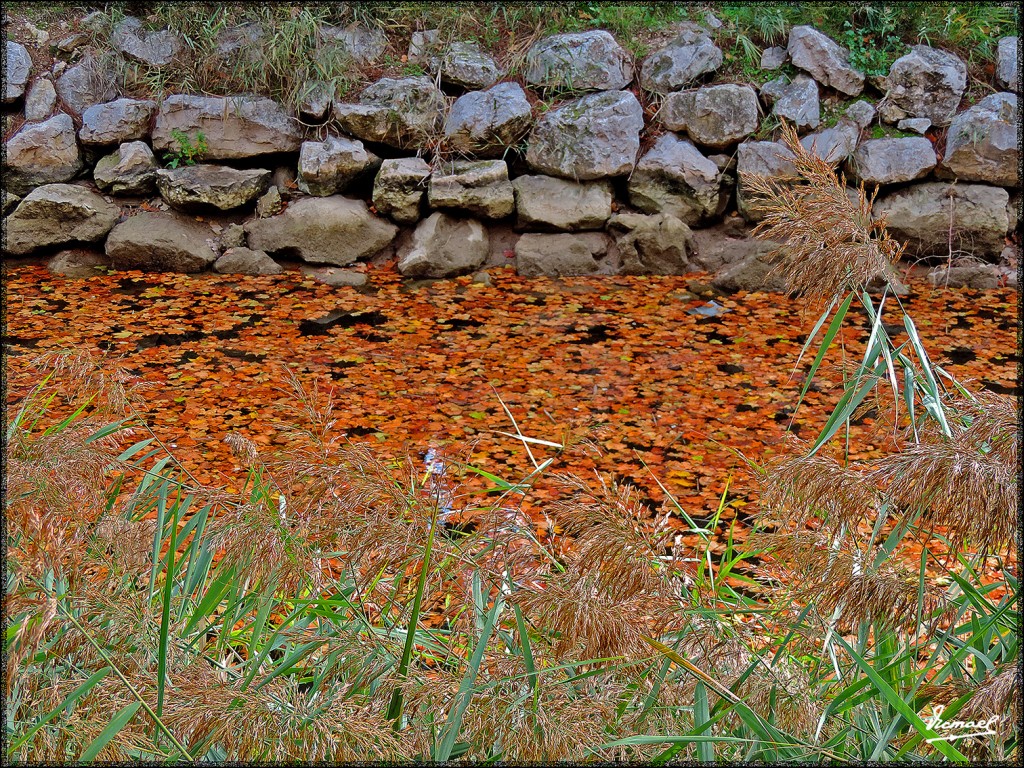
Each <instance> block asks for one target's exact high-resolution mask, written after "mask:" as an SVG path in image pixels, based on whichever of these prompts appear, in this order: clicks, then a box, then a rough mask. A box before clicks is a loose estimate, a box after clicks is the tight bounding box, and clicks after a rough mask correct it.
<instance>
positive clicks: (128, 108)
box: [78, 99, 156, 146]
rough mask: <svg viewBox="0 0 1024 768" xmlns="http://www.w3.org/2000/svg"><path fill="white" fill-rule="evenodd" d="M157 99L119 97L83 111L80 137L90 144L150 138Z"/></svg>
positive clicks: (117, 142) (106, 143)
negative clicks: (144, 99) (142, 99)
mask: <svg viewBox="0 0 1024 768" xmlns="http://www.w3.org/2000/svg"><path fill="white" fill-rule="evenodd" d="M155 112H156V102H155V101H140V100H136V99H117V100H115V101H111V102H107V103H106V104H95V105H93V106H91V107H89V108H88V109H86V110H85V112H83V113H82V128H81V129H80V130H79V131H78V139H79V141H81V142H82V144H85V145H87V146H110V145H113V144H123V143H124V142H127V141H136V140H139V139H146V138H148V137H149V132H150V129H149V126H150V122H151V121H152V119H153V114H154V113H155Z"/></svg>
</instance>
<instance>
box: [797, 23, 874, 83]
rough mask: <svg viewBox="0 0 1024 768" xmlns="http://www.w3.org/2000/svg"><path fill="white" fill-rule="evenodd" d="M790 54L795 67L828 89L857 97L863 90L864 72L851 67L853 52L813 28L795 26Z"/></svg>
mask: <svg viewBox="0 0 1024 768" xmlns="http://www.w3.org/2000/svg"><path fill="white" fill-rule="evenodd" d="M788 52H789V58H790V60H791V61H792V62H793V66H795V67H797V68H798V69H802V70H804V71H805V72H807V73H808V74H809V75H810V76H811V77H813V78H814V79H815V80H817V81H818V82H819V83H821V84H822V85H824V86H825V87H827V88H834V89H835V90H837V91H839V92H840V93H844V94H846V95H847V96H858V95H859V94H860V93H861V91H863V90H864V73H863V72H858V71H857V70H855V69H854V68H853V67H851V66H850V52H849V51H848V50H846V49H845V48H843V47H842V46H840V45H837V44H836V42H835V41H834V40H832V39H831V38H829V37H828V36H827V35H823V34H822V33H821V32H819V31H818V30H816V29H814V27H808V26H799V27H793V28H792V29H791V30H790V31H789V47H788Z"/></svg>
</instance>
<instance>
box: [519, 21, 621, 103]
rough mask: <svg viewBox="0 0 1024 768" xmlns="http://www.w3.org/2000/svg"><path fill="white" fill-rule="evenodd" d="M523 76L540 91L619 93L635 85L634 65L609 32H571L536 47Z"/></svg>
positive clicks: (549, 39) (530, 54)
mask: <svg viewBox="0 0 1024 768" xmlns="http://www.w3.org/2000/svg"><path fill="white" fill-rule="evenodd" d="M523 76H524V77H525V79H526V82H527V83H529V84H530V85H534V86H537V87H539V88H554V89H566V90H574V91H590V90H594V91H617V90H621V89H623V88H625V87H626V86H627V85H629V84H630V83H631V82H632V80H633V64H632V62H631V60H630V56H629V54H628V53H626V51H625V50H623V48H622V46H620V45H619V44H618V43H617V42H615V38H614V37H612V36H611V35H610V34H609V33H608V32H605V31H604V30H591V31H589V32H570V33H566V34H562V35H552V36H550V37H545V38H543V39H541V40H538V41H537V42H536V43H534V44H533V45H532V46H531V47H530V50H529V51H527V53H526V68H525V71H524V73H523Z"/></svg>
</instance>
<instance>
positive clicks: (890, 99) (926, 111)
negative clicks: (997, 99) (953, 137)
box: [878, 45, 967, 127]
mask: <svg viewBox="0 0 1024 768" xmlns="http://www.w3.org/2000/svg"><path fill="white" fill-rule="evenodd" d="M886 80H887V84H888V91H887V92H886V94H885V98H884V99H883V100H882V102H881V103H880V104H879V107H878V112H879V114H880V115H881V117H882V119H883V120H885V121H886V122H888V123H896V122H899V121H900V120H902V119H903V118H905V117H927V118H928V119H929V120H931V121H932V124H933V125H936V126H939V127H942V126H946V125H949V122H950V121H951V120H952V119H953V115H954V114H956V109H957V107H958V106H959V105H960V99H961V98H962V97H963V95H964V89H965V88H966V87H967V66H966V65H965V64H964V63H963V61H961V60H960V59H959V58H957V57H956V56H954V55H953V54H952V53H948V52H946V51H940V50H937V49H935V48H931V47H929V46H927V45H915V46H914V47H913V48H911V50H910V53H908V54H907V55H906V56H901V57H900V58H898V59H896V61H894V62H893V63H892V66H891V67H890V68H889V75H888V77H887V79H886Z"/></svg>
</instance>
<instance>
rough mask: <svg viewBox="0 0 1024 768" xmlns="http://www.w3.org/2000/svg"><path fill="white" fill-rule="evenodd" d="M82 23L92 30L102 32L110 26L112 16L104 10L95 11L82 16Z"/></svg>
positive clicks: (83, 27)
mask: <svg viewBox="0 0 1024 768" xmlns="http://www.w3.org/2000/svg"><path fill="white" fill-rule="evenodd" d="M80 25H81V27H82V29H88V30H89V31H91V32H102V31H103V30H105V29H108V28H109V27H110V17H109V16H108V15H107V14H106V13H104V12H103V11H93V12H92V13H90V14H87V15H86V16H84V17H83V18H82V20H81V22H80Z"/></svg>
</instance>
